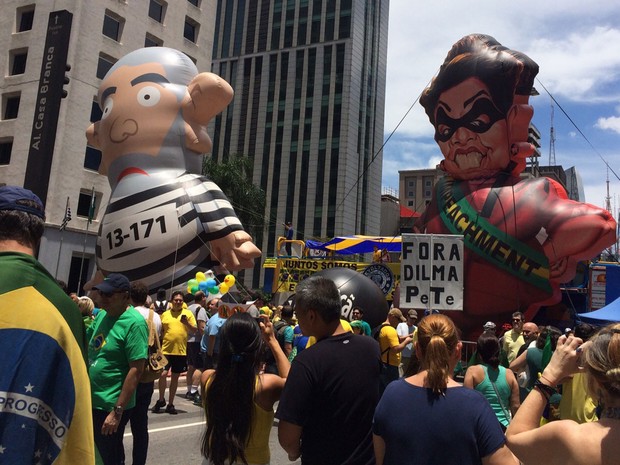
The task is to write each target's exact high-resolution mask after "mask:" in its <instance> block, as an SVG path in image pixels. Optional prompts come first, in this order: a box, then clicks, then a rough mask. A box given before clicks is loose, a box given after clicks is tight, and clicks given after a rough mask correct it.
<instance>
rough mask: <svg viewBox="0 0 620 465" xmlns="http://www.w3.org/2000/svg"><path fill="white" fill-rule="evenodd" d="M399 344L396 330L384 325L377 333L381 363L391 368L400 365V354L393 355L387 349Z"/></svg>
mask: <svg viewBox="0 0 620 465" xmlns="http://www.w3.org/2000/svg"><path fill="white" fill-rule="evenodd" d="M398 344H400V341H399V340H398V333H397V332H396V328H393V327H392V326H390V325H384V326H383V327H382V328H381V331H380V332H379V346H380V349H381V361H382V362H384V363H387V364H389V365H392V366H395V367H397V366H399V365H400V352H399V353H397V354H393V353H392V352H390V351H389V350H388V349H389V348H390V347H394V346H397V345H398Z"/></svg>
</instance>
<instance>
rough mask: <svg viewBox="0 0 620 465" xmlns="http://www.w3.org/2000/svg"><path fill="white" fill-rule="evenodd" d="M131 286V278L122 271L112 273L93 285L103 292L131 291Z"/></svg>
mask: <svg viewBox="0 0 620 465" xmlns="http://www.w3.org/2000/svg"><path fill="white" fill-rule="evenodd" d="M129 288H130V284H129V279H127V276H125V275H124V274H120V273H110V274H109V275H108V276H106V278H105V279H104V280H103V282H101V283H99V284H97V285H96V286H93V289H96V290H98V291H101V292H119V291H129Z"/></svg>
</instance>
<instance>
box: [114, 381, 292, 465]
mask: <svg viewBox="0 0 620 465" xmlns="http://www.w3.org/2000/svg"><path fill="white" fill-rule="evenodd" d="M179 384H180V385H179V389H178V391H177V396H176V400H175V402H174V405H175V407H176V409H177V411H178V415H170V414H168V413H164V412H163V409H162V413H157V414H156V413H152V412H149V451H148V458H147V462H146V463H147V465H187V464H192V465H199V464H201V463H202V460H203V457H202V454H201V452H200V447H201V441H202V434H203V432H204V428H205V423H204V413H203V410H202V408H201V407H199V406H196V405H194V404H193V403H192V402H191V401H189V400H186V399H184V398H183V397H182V396H183V395H184V394H185V392H186V389H185V384H184V383H183V385H181V383H179ZM157 398H158V391H157V383H155V392H154V393H153V397H152V401H151V406H152V405H153V404H154V403H155V401H156V400H157ZM167 398H168V393H166V399H167ZM276 421H277V420H276ZM124 444H125V456H126V460H125V462H126V463H127V465H129V464H131V451H132V448H133V447H132V446H133V441H132V437H131V428H130V426H129V425H127V428H126V429H125V439H124ZM269 448H270V450H271V465H291V464H294V465H299V464H300V463H301V462H300V461H296V462H291V461H289V460H288V457H287V455H286V452H284V450H283V449H282V448H281V447H280V445H279V444H278V428H277V423H276V424H274V426H273V427H272V428H271V435H270V437H269Z"/></svg>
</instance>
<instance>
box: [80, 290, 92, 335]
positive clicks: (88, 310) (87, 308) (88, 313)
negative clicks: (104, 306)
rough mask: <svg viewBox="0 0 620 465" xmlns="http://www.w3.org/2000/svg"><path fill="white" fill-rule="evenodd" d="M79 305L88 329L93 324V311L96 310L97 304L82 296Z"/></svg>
mask: <svg viewBox="0 0 620 465" xmlns="http://www.w3.org/2000/svg"><path fill="white" fill-rule="evenodd" d="M77 304H78V308H79V309H80V312H81V313H82V319H83V320H84V326H86V327H87V328H88V327H89V326H90V325H91V324H92V322H93V309H94V308H95V303H94V302H93V300H92V299H91V298H90V297H86V296H82V297H79V298H78V301H77Z"/></svg>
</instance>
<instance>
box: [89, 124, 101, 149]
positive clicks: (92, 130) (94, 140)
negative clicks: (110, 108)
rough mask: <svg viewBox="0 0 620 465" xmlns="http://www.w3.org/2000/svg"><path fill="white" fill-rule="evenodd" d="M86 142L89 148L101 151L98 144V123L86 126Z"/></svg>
mask: <svg viewBox="0 0 620 465" xmlns="http://www.w3.org/2000/svg"><path fill="white" fill-rule="evenodd" d="M86 140H87V141H88V145H90V146H91V147H95V148H96V149H101V144H100V143H99V123H93V124H91V125H90V126H88V129H87V130H86Z"/></svg>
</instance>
